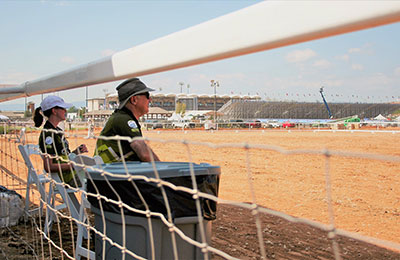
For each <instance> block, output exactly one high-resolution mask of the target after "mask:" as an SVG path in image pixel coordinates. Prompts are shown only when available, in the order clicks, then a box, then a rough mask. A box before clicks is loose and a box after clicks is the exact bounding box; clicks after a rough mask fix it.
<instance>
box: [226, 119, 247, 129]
mask: <svg viewBox="0 0 400 260" xmlns="http://www.w3.org/2000/svg"><path fill="white" fill-rule="evenodd" d="M229 127H232V128H241V127H246V124H245V123H244V122H243V120H242V119H231V120H229Z"/></svg>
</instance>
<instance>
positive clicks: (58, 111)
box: [33, 96, 88, 187]
mask: <svg viewBox="0 0 400 260" xmlns="http://www.w3.org/2000/svg"><path fill="white" fill-rule="evenodd" d="M71 106H72V104H68V103H65V102H64V100H63V99H62V98H60V97H57V96H48V97H46V98H45V99H43V101H42V103H40V107H38V108H36V110H35V114H34V117H33V121H34V122H35V126H36V127H40V126H41V125H42V123H43V119H44V118H43V115H44V116H45V117H47V121H46V123H45V124H44V126H43V130H42V131H41V133H40V136H39V146H40V150H41V151H42V152H43V153H46V154H49V155H50V156H59V157H61V158H62V159H64V160H68V155H69V154H70V153H71V151H70V149H69V143H68V141H67V139H66V138H65V136H64V133H61V132H62V131H63V130H62V129H61V128H60V127H58V124H59V123H61V122H63V121H65V114H66V113H67V110H66V109H67V108H70V107H71ZM42 113H43V115H42ZM50 129H52V130H56V131H61V132H58V133H55V132H50V131H46V130H50ZM72 152H73V153H75V154H80V153H86V152H88V149H87V147H86V145H85V144H81V145H80V146H79V147H78V148H76V149H75V150H74V151H72ZM42 158H43V163H44V169H45V171H47V172H57V173H59V176H60V178H61V180H63V181H64V182H65V183H68V184H69V185H71V186H73V187H79V186H81V185H80V182H79V179H78V178H74V176H75V172H74V171H73V170H72V169H71V165H70V164H69V163H67V162H64V161H62V160H61V159H60V158H54V159H51V158H49V156H42ZM60 171H61V172H62V174H60Z"/></svg>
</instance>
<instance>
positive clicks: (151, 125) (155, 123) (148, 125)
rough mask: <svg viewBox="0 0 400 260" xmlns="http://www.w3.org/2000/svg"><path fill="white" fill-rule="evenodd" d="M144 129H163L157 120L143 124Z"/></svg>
mask: <svg viewBox="0 0 400 260" xmlns="http://www.w3.org/2000/svg"><path fill="white" fill-rule="evenodd" d="M145 125H146V128H147V129H149V128H151V129H157V128H163V124H162V123H161V122H160V121H157V120H148V121H146V122H145Z"/></svg>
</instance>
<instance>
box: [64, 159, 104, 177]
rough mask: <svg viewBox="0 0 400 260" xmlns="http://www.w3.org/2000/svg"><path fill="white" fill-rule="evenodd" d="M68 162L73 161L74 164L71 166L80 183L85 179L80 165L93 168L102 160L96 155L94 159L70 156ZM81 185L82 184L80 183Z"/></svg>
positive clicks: (83, 170)
mask: <svg viewBox="0 0 400 260" xmlns="http://www.w3.org/2000/svg"><path fill="white" fill-rule="evenodd" d="M70 160H72V161H74V162H75V164H74V165H73V167H74V169H75V171H76V173H77V175H78V177H79V179H80V180H81V182H82V181H83V180H84V179H85V172H86V171H85V167H84V166H82V165H87V166H93V165H99V164H102V163H103V159H101V157H100V156H98V155H96V156H94V157H90V156H88V155H83V154H80V155H76V156H75V157H71V156H70ZM82 183H83V182H82Z"/></svg>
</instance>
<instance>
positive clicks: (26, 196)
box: [24, 177, 31, 221]
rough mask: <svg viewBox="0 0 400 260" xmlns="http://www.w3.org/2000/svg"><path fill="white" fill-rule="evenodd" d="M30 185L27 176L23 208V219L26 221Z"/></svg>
mask: <svg viewBox="0 0 400 260" xmlns="http://www.w3.org/2000/svg"><path fill="white" fill-rule="evenodd" d="M30 187H31V184H30V181H29V177H28V183H27V185H26V194H25V210H24V212H25V216H24V219H25V221H27V219H28V212H29V205H30V203H31V202H30V199H29V195H30V190H31V189H30Z"/></svg>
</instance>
